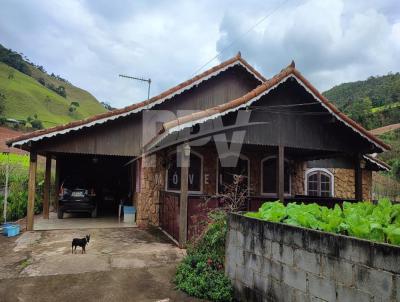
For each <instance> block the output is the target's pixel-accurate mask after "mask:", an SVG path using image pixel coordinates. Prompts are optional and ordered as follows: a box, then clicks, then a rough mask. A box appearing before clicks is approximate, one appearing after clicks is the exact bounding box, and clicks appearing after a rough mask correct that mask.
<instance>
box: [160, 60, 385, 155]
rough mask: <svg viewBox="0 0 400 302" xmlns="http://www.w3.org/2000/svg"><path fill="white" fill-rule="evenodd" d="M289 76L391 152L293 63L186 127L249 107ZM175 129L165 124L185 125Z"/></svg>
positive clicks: (331, 109)
mask: <svg viewBox="0 0 400 302" xmlns="http://www.w3.org/2000/svg"><path fill="white" fill-rule="evenodd" d="M289 76H293V77H294V78H295V79H296V80H297V81H298V82H299V84H300V85H302V86H303V87H304V88H306V90H307V91H308V92H309V93H311V94H312V95H313V96H314V98H315V99H316V100H318V101H320V103H321V104H322V105H323V106H324V107H325V108H326V109H327V110H328V111H329V112H330V113H331V114H333V115H334V116H335V117H336V118H338V120H340V121H341V122H343V123H344V124H345V125H347V126H349V127H350V128H352V129H353V130H354V131H356V132H357V133H359V134H360V135H361V136H363V137H364V138H366V139H367V140H369V141H370V142H372V143H373V144H375V146H377V147H379V148H381V149H382V151H385V150H390V148H391V147H390V146H389V145H387V144H385V143H384V142H383V141H381V140H380V139H378V138H377V137H375V136H374V135H373V134H371V133H370V132H369V131H367V130H366V129H365V128H364V127H362V126H361V125H359V124H358V123H356V122H355V121H353V120H352V119H350V118H349V117H348V116H347V115H345V114H344V113H342V112H341V111H340V110H339V109H337V108H336V107H335V106H334V105H333V104H332V103H331V102H329V100H328V99H327V98H325V97H324V96H323V95H322V94H321V93H320V92H319V91H318V90H317V89H316V88H315V87H314V86H313V85H312V84H311V83H310V82H309V81H308V80H307V79H305V78H304V77H303V76H302V75H301V73H300V72H299V71H298V70H297V69H296V68H295V64H294V62H293V61H292V63H291V64H290V65H289V66H288V67H286V68H284V69H282V70H281V72H280V73H278V74H277V75H275V76H274V77H273V78H271V79H269V80H268V81H266V82H264V83H263V84H261V85H259V86H258V87H256V88H255V89H254V90H252V91H250V92H248V93H247V94H245V95H244V96H242V97H240V98H237V99H234V100H232V101H230V102H228V103H225V104H223V105H219V106H217V107H214V108H211V110H210V109H207V110H204V111H202V112H204V114H203V115H204V118H201V119H199V120H194V119H189V118H188V119H185V120H187V122H186V123H187V126H186V127H188V126H191V125H192V124H193V123H194V122H196V123H201V122H204V121H205V120H207V119H210V118H213V116H215V117H217V116H219V115H222V113H224V114H226V113H228V112H230V111H231V110H232V109H233V108H235V110H237V109H239V107H240V106H243V105H246V106H247V105H248V104H247V103H253V102H254V101H255V100H256V99H258V98H259V97H260V95H263V94H265V93H266V92H268V91H269V90H271V88H273V87H275V86H277V85H278V84H280V83H281V82H282V81H284V80H286V79H287V78H288V77H289ZM210 111H212V112H214V113H213V114H210V113H209V112H210ZM215 112H216V113H215ZM199 116H200V115H199ZM174 127H176V126H174V121H171V122H167V123H165V124H164V126H163V128H162V129H164V131H168V132H169V133H172V132H175V131H179V130H181V129H183V128H185V125H183V124H182V123H180V125H179V129H174Z"/></svg>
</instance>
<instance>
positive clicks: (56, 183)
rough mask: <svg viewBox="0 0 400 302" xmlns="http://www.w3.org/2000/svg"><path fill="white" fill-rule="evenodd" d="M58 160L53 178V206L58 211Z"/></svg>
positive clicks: (57, 160)
mask: <svg viewBox="0 0 400 302" xmlns="http://www.w3.org/2000/svg"><path fill="white" fill-rule="evenodd" d="M60 164H61V163H60V160H59V159H56V171H55V172H56V173H55V176H54V192H53V194H54V196H53V198H54V205H55V207H56V209H57V210H58V194H59V189H60V188H59V186H60Z"/></svg>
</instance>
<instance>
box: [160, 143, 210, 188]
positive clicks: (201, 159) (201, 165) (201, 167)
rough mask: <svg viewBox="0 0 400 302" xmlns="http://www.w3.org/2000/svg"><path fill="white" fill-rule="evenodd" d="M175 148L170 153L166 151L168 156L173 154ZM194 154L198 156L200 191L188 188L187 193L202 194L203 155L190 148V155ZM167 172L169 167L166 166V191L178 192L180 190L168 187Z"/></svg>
mask: <svg viewBox="0 0 400 302" xmlns="http://www.w3.org/2000/svg"><path fill="white" fill-rule="evenodd" d="M176 153H177V152H176V150H174V151H171V152H170V153H168V158H169V157H170V156H171V155H173V154H176ZM192 154H193V155H194V156H197V157H198V158H200V191H191V190H189V191H188V193H189V194H202V193H203V155H201V154H200V153H198V152H196V151H193V150H190V155H192ZM168 173H169V169H168V167H167V168H166V169H165V191H167V192H175V193H180V192H181V190H170V189H168Z"/></svg>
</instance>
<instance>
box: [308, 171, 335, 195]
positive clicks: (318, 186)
mask: <svg viewBox="0 0 400 302" xmlns="http://www.w3.org/2000/svg"><path fill="white" fill-rule="evenodd" d="M307 191H308V192H307V194H308V195H309V196H321V197H329V196H332V179H331V175H329V174H328V173H326V172H324V171H315V172H312V173H310V174H308V176H307Z"/></svg>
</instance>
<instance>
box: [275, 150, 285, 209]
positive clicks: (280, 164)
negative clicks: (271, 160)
mask: <svg viewBox="0 0 400 302" xmlns="http://www.w3.org/2000/svg"><path fill="white" fill-rule="evenodd" d="M276 160H277V162H276V192H277V194H278V199H279V200H280V201H281V202H284V201H285V148H284V146H283V145H279V146H278V156H277V157H276Z"/></svg>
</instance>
